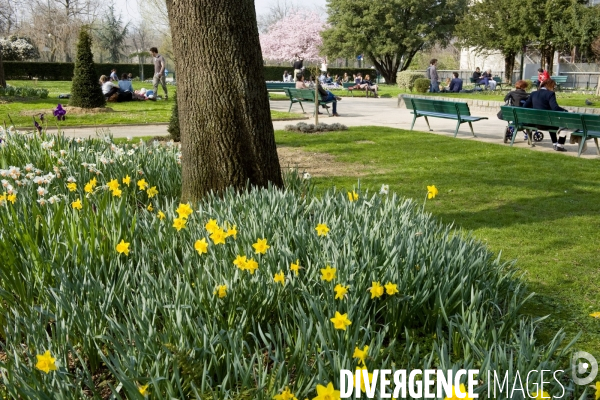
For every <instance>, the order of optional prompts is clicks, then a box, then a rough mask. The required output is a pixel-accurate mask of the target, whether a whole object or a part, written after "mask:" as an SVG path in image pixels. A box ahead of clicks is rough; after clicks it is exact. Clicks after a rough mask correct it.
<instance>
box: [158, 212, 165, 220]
mask: <svg viewBox="0 0 600 400" xmlns="http://www.w3.org/2000/svg"><path fill="white" fill-rule="evenodd" d="M156 216H157V217H158V219H160V220H161V221H162V220H163V219H165V213H164V212H162V211H159V212H158V214H156Z"/></svg>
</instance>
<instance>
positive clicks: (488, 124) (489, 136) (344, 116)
mask: <svg viewBox="0 0 600 400" xmlns="http://www.w3.org/2000/svg"><path fill="white" fill-rule="evenodd" d="M289 104H290V103H289V102H288V101H275V100H273V101H271V109H272V110H277V111H287V110H288V107H289ZM309 107H310V106H309ZM305 109H307V111H308V108H306V107H305ZM292 111H293V112H294V111H296V112H300V111H301V109H300V106H299V105H298V104H294V106H293V107H292ZM323 111H324V110H323ZM338 113H339V114H340V115H341V117H328V116H327V114H326V113H324V114H323V115H319V122H323V123H333V122H339V123H342V124H344V125H346V126H367V125H370V126H384V127H390V128H400V129H407V130H408V129H410V125H411V122H412V115H411V114H410V111H408V110H407V109H405V108H398V101H397V99H395V98H388V99H386V98H379V99H373V98H370V99H366V98H364V97H363V98H359V97H357V98H352V97H344V98H343V100H342V101H339V102H338ZM306 115H308V114H306ZM475 115H478V116H484V117H488V118H489V119H488V120H483V121H479V122H475V123H473V128H474V130H475V134H476V135H477V138H473V136H472V135H471V132H470V130H469V126H468V124H463V125H462V126H461V128H460V129H459V132H458V136H457V138H459V139H462V140H479V141H482V142H488V143H494V144H498V145H501V146H507V145H506V144H503V140H502V139H503V134H504V129H505V128H506V122H504V121H501V120H499V119H498V118H497V117H496V114H486V113H475ZM297 122H299V121H295V120H294V121H275V122H274V123H273V127H274V128H275V129H277V130H278V129H283V128H284V127H285V126H286V125H289V124H295V123H297ZM305 122H309V123H312V122H314V119H313V118H311V119H307V120H305ZM429 123H430V124H431V128H432V129H433V132H432V133H435V134H439V135H444V136H450V137H452V136H453V135H454V128H455V126H456V124H455V122H454V121H451V120H445V119H440V118H431V119H430V120H429ZM96 129H98V131H100V132H102V131H107V130H108V129H110V132H111V133H112V134H113V136H114V137H127V136H160V135H167V125H166V124H161V125H141V126H112V127H110V128H65V133H66V134H67V135H70V136H86V137H87V136H90V135H92V136H93V135H95V134H96ZM415 130H420V131H427V124H426V123H425V120H424V119H423V118H419V119H417V122H416V123H415ZM544 135H545V137H544V141H542V142H541V143H538V144H536V146H535V147H534V148H532V150H535V151H546V152H554V151H553V150H552V144H551V143H550V140H549V135H548V133H545V134H544ZM515 146H516V147H522V148H529V146H527V142H526V141H524V140H523V134H521V133H520V134H519V136H518V137H517V140H516V141H515ZM565 147H566V149H567V150H568V151H567V152H566V153H562V154H566V155H568V156H577V146H576V145H571V144H568V142H567V144H566V145H565ZM582 157H583V158H600V157H599V156H598V155H596V148H595V146H594V144H593V142H588V150H587V152H586V153H584V154H583V155H582Z"/></svg>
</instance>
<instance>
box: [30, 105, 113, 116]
mask: <svg viewBox="0 0 600 400" xmlns="http://www.w3.org/2000/svg"><path fill="white" fill-rule="evenodd" d="M64 109H65V111H67V117H69V115H82V114H102V113H111V112H115V110H113V109H112V108H110V107H97V108H81V107H69V106H65V107H64ZM53 111H54V110H23V111H21V112H20V113H19V114H20V115H22V116H25V117H34V116H38V115H40V114H46V116H49V117H52V112H53Z"/></svg>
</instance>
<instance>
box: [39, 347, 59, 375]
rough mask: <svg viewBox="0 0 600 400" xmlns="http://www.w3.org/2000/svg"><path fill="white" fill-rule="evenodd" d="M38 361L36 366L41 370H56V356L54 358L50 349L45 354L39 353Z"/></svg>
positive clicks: (46, 371) (47, 371)
mask: <svg viewBox="0 0 600 400" xmlns="http://www.w3.org/2000/svg"><path fill="white" fill-rule="evenodd" d="M36 358H37V363H36V364H35V367H36V368H37V369H39V370H40V371H44V372H45V373H49V372H50V371H56V364H55V362H56V358H53V357H52V355H51V354H50V350H46V352H45V353H44V354H37V355H36Z"/></svg>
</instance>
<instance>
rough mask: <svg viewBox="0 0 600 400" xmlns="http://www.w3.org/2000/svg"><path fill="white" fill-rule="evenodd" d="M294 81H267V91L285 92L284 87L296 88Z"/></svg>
mask: <svg viewBox="0 0 600 400" xmlns="http://www.w3.org/2000/svg"><path fill="white" fill-rule="evenodd" d="M295 87H296V84H295V83H294V82H267V92H283V91H284V90H283V89H294V88H295Z"/></svg>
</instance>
